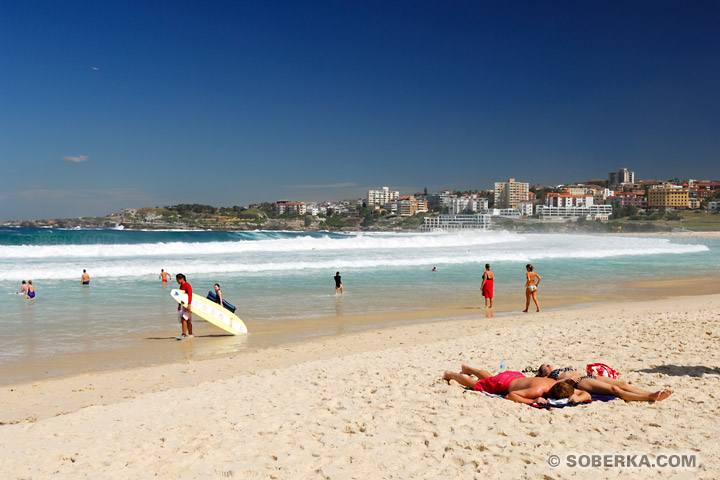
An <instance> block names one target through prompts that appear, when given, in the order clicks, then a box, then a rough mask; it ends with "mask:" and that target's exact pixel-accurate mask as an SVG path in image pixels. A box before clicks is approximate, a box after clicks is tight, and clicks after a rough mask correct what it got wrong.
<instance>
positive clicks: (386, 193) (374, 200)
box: [367, 187, 400, 205]
mask: <svg viewBox="0 0 720 480" xmlns="http://www.w3.org/2000/svg"><path fill="white" fill-rule="evenodd" d="M398 198H400V192H397V191H394V192H391V191H390V190H389V189H388V187H382V190H368V199H367V200H368V204H374V205H387V204H388V203H390V202H392V201H395V200H397V199H398Z"/></svg>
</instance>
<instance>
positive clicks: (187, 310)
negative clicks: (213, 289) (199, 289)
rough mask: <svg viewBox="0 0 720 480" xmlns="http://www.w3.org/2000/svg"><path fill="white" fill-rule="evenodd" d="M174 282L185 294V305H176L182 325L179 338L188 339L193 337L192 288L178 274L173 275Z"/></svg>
mask: <svg viewBox="0 0 720 480" xmlns="http://www.w3.org/2000/svg"><path fill="white" fill-rule="evenodd" d="M175 280H176V281H177V283H178V285H180V290H182V291H183V292H185V293H186V294H187V298H188V301H187V305H180V304H178V318H179V320H180V324H181V325H182V335H181V336H180V337H179V338H188V337H192V336H193V330H192V295H193V293H192V287H191V286H190V284H189V283H188V282H187V280H185V275H183V274H182V273H178V274H177V275H175Z"/></svg>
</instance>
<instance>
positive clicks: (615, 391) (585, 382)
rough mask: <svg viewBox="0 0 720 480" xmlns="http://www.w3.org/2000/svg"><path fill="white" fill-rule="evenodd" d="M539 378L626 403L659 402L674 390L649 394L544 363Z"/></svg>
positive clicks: (620, 383) (624, 383)
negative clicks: (560, 382) (615, 398)
mask: <svg viewBox="0 0 720 480" xmlns="http://www.w3.org/2000/svg"><path fill="white" fill-rule="evenodd" d="M537 376H538V377H547V378H551V379H554V380H558V381H565V382H568V383H570V384H571V385H573V386H574V387H575V388H577V389H578V390H583V391H585V392H588V393H592V394H594V395H614V396H616V397H618V398H622V399H623V400H625V401H626V402H659V401H660V400H665V399H666V398H667V397H669V396H670V394H671V393H672V390H658V391H657V392H648V391H647V390H643V389H642V388H638V387H634V386H632V385H630V383H628V382H623V381H621V380H617V379H615V378H608V377H596V376H594V375H583V374H581V373H580V372H576V371H575V370H573V369H572V368H570V367H567V368H556V369H553V367H552V365H550V364H547V363H543V364H542V365H540V368H538V373H537Z"/></svg>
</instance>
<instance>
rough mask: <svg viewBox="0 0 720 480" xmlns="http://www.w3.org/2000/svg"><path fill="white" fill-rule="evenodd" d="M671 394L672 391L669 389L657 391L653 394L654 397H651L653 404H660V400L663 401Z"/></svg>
mask: <svg viewBox="0 0 720 480" xmlns="http://www.w3.org/2000/svg"><path fill="white" fill-rule="evenodd" d="M671 394H672V390H670V389H669V388H668V389H666V390H658V391H657V392H655V395H653V400H652V401H653V402H660V401H662V400H665V399H666V398H668V397H669V396H670V395H671Z"/></svg>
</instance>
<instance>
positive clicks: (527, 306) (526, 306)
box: [523, 287, 530, 312]
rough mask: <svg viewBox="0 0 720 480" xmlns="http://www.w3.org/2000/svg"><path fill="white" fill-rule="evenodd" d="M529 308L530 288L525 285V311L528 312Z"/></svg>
mask: <svg viewBox="0 0 720 480" xmlns="http://www.w3.org/2000/svg"><path fill="white" fill-rule="evenodd" d="M528 308H530V289H529V288H527V287H525V310H523V312H527V311H528Z"/></svg>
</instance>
